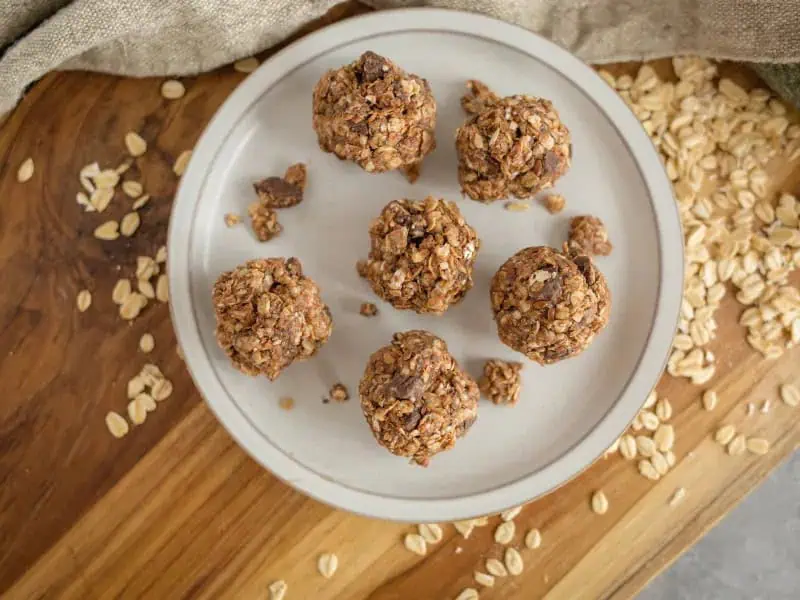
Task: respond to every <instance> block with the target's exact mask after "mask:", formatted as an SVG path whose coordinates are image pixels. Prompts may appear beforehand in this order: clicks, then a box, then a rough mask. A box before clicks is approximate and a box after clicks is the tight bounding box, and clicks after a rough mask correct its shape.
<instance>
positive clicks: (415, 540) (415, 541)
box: [403, 533, 428, 556]
mask: <svg viewBox="0 0 800 600" xmlns="http://www.w3.org/2000/svg"><path fill="white" fill-rule="evenodd" d="M403 544H404V545H405V547H406V549H407V550H409V551H411V552H413V553H414V554H417V555H419V556H425V554H426V553H427V551H428V549H427V546H426V544H425V538H423V537H422V536H421V535H419V534H416V533H409V534H406V537H405V539H404V540H403Z"/></svg>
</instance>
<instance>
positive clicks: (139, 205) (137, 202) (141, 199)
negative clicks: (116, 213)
mask: <svg viewBox="0 0 800 600" xmlns="http://www.w3.org/2000/svg"><path fill="white" fill-rule="evenodd" d="M148 202H150V194H145V195H143V196H139V197H138V198H137V199H136V200H135V201H134V203H133V204H131V208H132V209H133V210H139V209H140V208H142V207H143V206H144V205H145V204H147V203H148Z"/></svg>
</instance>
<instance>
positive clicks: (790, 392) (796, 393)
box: [781, 383, 800, 408]
mask: <svg viewBox="0 0 800 600" xmlns="http://www.w3.org/2000/svg"><path fill="white" fill-rule="evenodd" d="M781 400H783V402H784V404H786V405H788V406H791V407H792V408H796V407H797V406H800V390H798V389H797V386H795V385H794V384H793V383H784V384H783V385H782V386H781Z"/></svg>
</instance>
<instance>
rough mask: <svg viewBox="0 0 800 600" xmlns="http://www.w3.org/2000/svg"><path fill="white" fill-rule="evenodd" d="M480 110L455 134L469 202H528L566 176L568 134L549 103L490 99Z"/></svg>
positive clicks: (527, 98) (530, 98)
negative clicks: (522, 200)
mask: <svg viewBox="0 0 800 600" xmlns="http://www.w3.org/2000/svg"><path fill="white" fill-rule="evenodd" d="M483 106H484V107H483V109H482V110H481V111H480V112H478V113H477V114H475V115H473V116H472V117H470V118H469V120H468V121H467V122H466V123H464V124H463V125H462V126H461V127H459V128H458V131H457V133H456V151H457V152H458V179H459V182H460V183H461V188H462V191H463V192H464V193H465V194H467V195H468V196H469V197H470V198H472V199H473V200H479V201H481V202H492V201H494V200H499V199H502V198H507V197H508V196H516V197H518V198H527V197H529V196H531V195H532V194H535V193H536V192H538V191H540V190H543V189H546V188H549V187H551V186H552V185H553V183H554V182H555V181H556V180H557V179H558V178H559V177H561V176H562V175H563V174H564V173H566V172H567V169H569V166H570V158H571V154H572V149H571V144H570V135H569V130H568V129H567V128H566V126H565V125H564V124H563V123H562V122H561V121H560V120H559V117H558V113H557V112H556V110H555V109H554V108H553V105H552V104H551V103H550V101H549V100H544V99H542V98H535V97H533V96H510V97H508V98H501V99H498V100H496V101H494V100H493V99H492V98H491V97H489V98H488V100H487V99H484V102H483Z"/></svg>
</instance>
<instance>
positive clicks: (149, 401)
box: [134, 393, 156, 413]
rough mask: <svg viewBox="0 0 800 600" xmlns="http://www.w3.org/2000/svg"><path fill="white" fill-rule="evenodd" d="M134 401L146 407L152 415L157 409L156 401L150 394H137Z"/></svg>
mask: <svg viewBox="0 0 800 600" xmlns="http://www.w3.org/2000/svg"><path fill="white" fill-rule="evenodd" d="M134 399H135V400H136V401H137V402H139V403H140V404H141V405H142V406H143V407H144V410H145V411H146V412H149V413H151V412H153V411H154V410H155V409H156V401H155V399H154V398H153V397H152V396H151V395H150V394H146V393H141V394H136V397H135V398H134Z"/></svg>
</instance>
